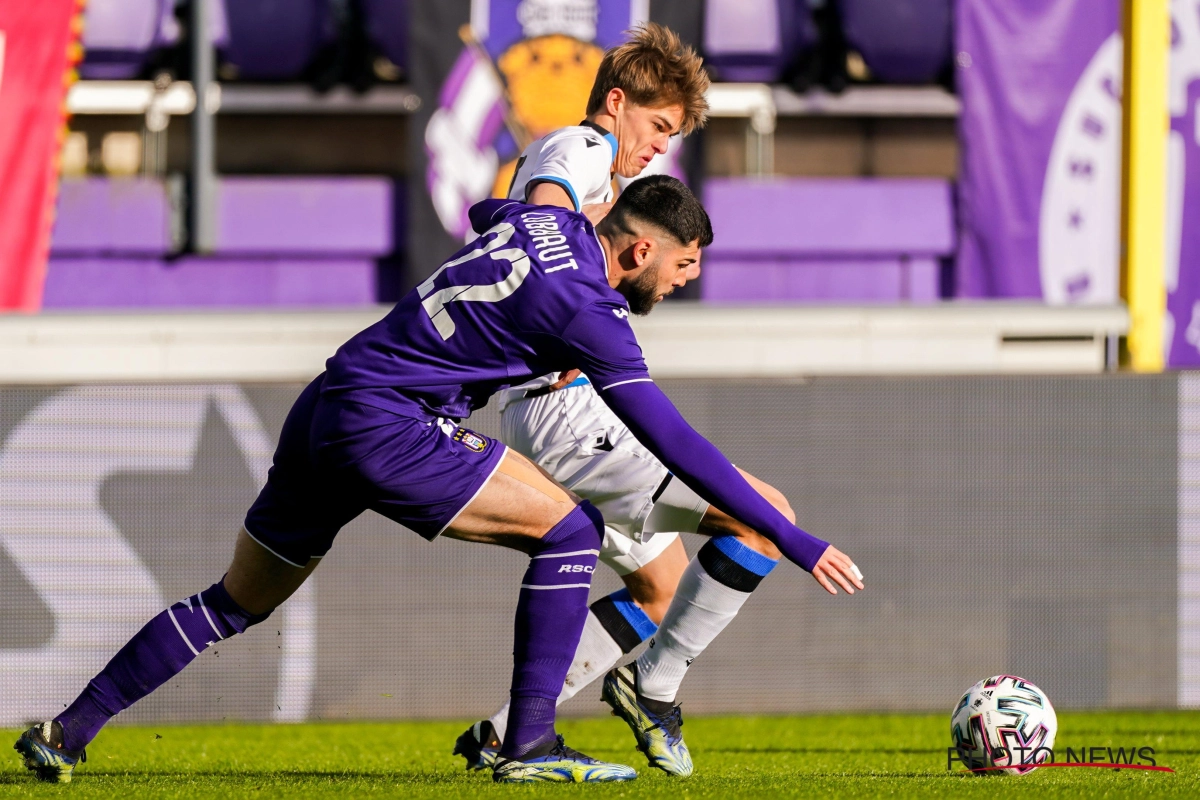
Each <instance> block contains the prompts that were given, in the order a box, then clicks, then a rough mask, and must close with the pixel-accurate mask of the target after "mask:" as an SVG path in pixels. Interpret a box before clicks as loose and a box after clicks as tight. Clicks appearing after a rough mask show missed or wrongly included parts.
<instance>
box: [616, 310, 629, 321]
mask: <svg viewBox="0 0 1200 800" xmlns="http://www.w3.org/2000/svg"><path fill="white" fill-rule="evenodd" d="M613 313H614V314H616V315H617V316H618V317H620V318H621V319H629V310H628V309H625V308H614V309H613Z"/></svg>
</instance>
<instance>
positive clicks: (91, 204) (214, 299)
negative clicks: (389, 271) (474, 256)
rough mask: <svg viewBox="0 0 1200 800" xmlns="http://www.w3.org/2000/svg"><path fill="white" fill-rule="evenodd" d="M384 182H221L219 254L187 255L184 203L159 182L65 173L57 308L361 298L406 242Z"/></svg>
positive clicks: (351, 301)
mask: <svg viewBox="0 0 1200 800" xmlns="http://www.w3.org/2000/svg"><path fill="white" fill-rule="evenodd" d="M403 197H404V191H403V186H396V185H395V184H393V182H392V181H390V180H388V179H385V178H372V177H330V178H240V177H227V178H223V179H221V181H220V183H219V184H218V191H217V199H216V202H217V231H216V245H215V248H214V252H213V254H212V255H211V256H204V257H199V256H187V257H176V256H175V253H176V252H177V251H178V250H179V247H180V244H181V243H180V242H178V241H176V237H175V236H174V235H173V231H175V230H178V229H179V226H178V221H179V220H178V214H179V209H178V208H177V207H175V206H174V205H173V204H172V202H171V198H170V192H169V190H168V186H167V184H165V183H164V182H162V181H158V180H152V179H109V178H88V179H83V180H70V181H64V182H63V184H62V186H61V189H60V192H59V201H58V213H57V217H56V221H55V226H54V233H53V238H52V242H51V252H50V265H49V270H48V273H47V279H46V290H45V299H44V303H45V306H46V307H47V308H118V307H126V308H128V307H169V306H191V307H238V306H251V307H266V306H293V307H296V306H348V305H350V306H352V305H363V304H367V303H373V302H375V301H376V300H377V299H379V293H378V287H377V282H376V278H377V270H378V269H379V267H380V264H379V262H380V261H382V260H385V259H388V258H389V257H391V256H392V255H393V254H394V251H396V250H397V249H398V246H399V244H398V243H401V242H402V241H403V234H402V232H401V231H399V230H398V228H399V226H400V224H401V222H402V220H403V218H404V215H403V210H402V208H400V207H399V205H398V204H399V203H401V202H402V200H403Z"/></svg>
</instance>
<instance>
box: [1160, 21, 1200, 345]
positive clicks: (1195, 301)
mask: <svg viewBox="0 0 1200 800" xmlns="http://www.w3.org/2000/svg"><path fill="white" fill-rule="evenodd" d="M1171 17H1172V19H1171V77H1170V85H1169V88H1168V93H1167V103H1168V107H1169V110H1170V114H1171V132H1170V134H1169V138H1168V140H1167V220H1166V226H1165V228H1166V237H1167V238H1166V251H1165V269H1164V273H1165V278H1166V285H1167V293H1168V294H1167V320H1166V331H1165V333H1166V336H1165V341H1166V346H1167V365H1168V366H1170V367H1175V368H1195V367H1200V225H1198V224H1197V221H1200V0H1173V2H1172V3H1171Z"/></svg>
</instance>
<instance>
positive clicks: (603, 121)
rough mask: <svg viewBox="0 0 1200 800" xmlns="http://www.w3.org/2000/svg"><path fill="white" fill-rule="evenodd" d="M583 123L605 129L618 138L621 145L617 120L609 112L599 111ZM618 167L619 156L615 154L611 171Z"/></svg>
mask: <svg viewBox="0 0 1200 800" xmlns="http://www.w3.org/2000/svg"><path fill="white" fill-rule="evenodd" d="M583 121H584V122H589V123H591V124H592V125H599V126H600V127H601V128H604V130H606V131H608V132H609V133H611V134H612V135H613V136H614V137H616V140H617V142H618V144H619V143H620V141H621V134H620V133H619V132H618V131H617V118H616V117H614V116H613V115H612V114H609V113H608V112H607V111H597V112H596V113H595V114H589V115H588V116H587V117H586V118H584V120H583ZM616 167H617V154H616V153H613V163H612V167H611V169H614V170H615V169H616Z"/></svg>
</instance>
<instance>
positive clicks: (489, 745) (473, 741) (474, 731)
mask: <svg viewBox="0 0 1200 800" xmlns="http://www.w3.org/2000/svg"><path fill="white" fill-rule="evenodd" d="M499 752H500V737H499V736H497V735H496V729H495V728H494V727H493V726H492V723H491V721H490V720H486V719H485V720H484V721H483V722H476V723H475V724H474V725H472V726H471V727H469V728H467V729H466V730H465V731H463V734H462V736H459V737H458V741H456V742H455V743H454V755H456V756H462V757H463V758H465V759H466V760H467V769H468V770H473V769H474V770H479V769H487V768H488V767H491V766H495V764H496V754H497V753H499Z"/></svg>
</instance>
